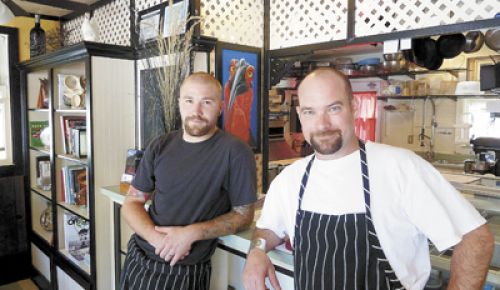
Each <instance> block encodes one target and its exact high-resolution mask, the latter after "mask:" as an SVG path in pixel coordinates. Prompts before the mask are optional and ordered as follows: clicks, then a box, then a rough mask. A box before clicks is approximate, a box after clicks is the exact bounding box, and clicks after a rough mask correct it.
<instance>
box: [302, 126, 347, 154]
mask: <svg viewBox="0 0 500 290" xmlns="http://www.w3.org/2000/svg"><path fill="white" fill-rule="evenodd" d="M310 142H311V146H312V147H313V149H314V150H315V151H316V152H318V153H320V154H323V155H329V154H334V153H336V152H337V151H339V150H340V148H342V143H343V139H342V131H340V130H339V129H336V130H326V131H318V132H312V133H311V137H310Z"/></svg>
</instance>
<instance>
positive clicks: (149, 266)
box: [120, 237, 212, 290]
mask: <svg viewBox="0 0 500 290" xmlns="http://www.w3.org/2000/svg"><path fill="white" fill-rule="evenodd" d="M128 251H129V252H128V254H127V257H126V258H125V264H124V266H123V272H122V276H121V277H120V289H121V290H149V289H171V290H208V289H209V288H210V273H211V270H212V268H211V264H210V261H208V262H206V263H201V264H195V265H175V266H173V267H170V265H169V263H167V262H160V261H156V260H153V259H151V258H149V257H147V256H146V254H145V253H144V251H143V250H142V249H141V248H140V247H139V246H137V244H136V242H135V238H134V237H132V238H131V239H130V241H129V243H128Z"/></svg>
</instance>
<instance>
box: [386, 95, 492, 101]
mask: <svg viewBox="0 0 500 290" xmlns="http://www.w3.org/2000/svg"><path fill="white" fill-rule="evenodd" d="M426 98H448V99H453V100H456V99H481V98H484V99H500V95H486V94H484V95H425V96H387V95H382V96H377V100H387V99H399V100H415V99H426Z"/></svg>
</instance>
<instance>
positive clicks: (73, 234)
mask: <svg viewBox="0 0 500 290" xmlns="http://www.w3.org/2000/svg"><path fill="white" fill-rule="evenodd" d="M63 227H64V247H65V249H66V250H67V251H68V253H69V255H70V258H72V259H74V260H75V261H77V262H83V263H86V261H90V225H89V222H88V221H87V220H85V219H83V218H81V217H79V216H77V215H74V214H72V213H70V212H64V226H63ZM87 256H88V257H87Z"/></svg>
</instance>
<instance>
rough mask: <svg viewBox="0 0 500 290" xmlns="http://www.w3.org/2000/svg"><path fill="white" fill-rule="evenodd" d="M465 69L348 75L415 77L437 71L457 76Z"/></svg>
mask: <svg viewBox="0 0 500 290" xmlns="http://www.w3.org/2000/svg"><path fill="white" fill-rule="evenodd" d="M465 71H467V69H465V68H451V69H440V70H418V71H398V72H388V73H377V74H370V75H356V76H348V78H350V79H360V78H374V77H375V78H382V79H387V77H390V76H401V75H403V76H409V77H411V78H415V76H416V75H424V74H437V73H449V74H452V75H453V76H455V77H457V76H458V73H459V72H465Z"/></svg>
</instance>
